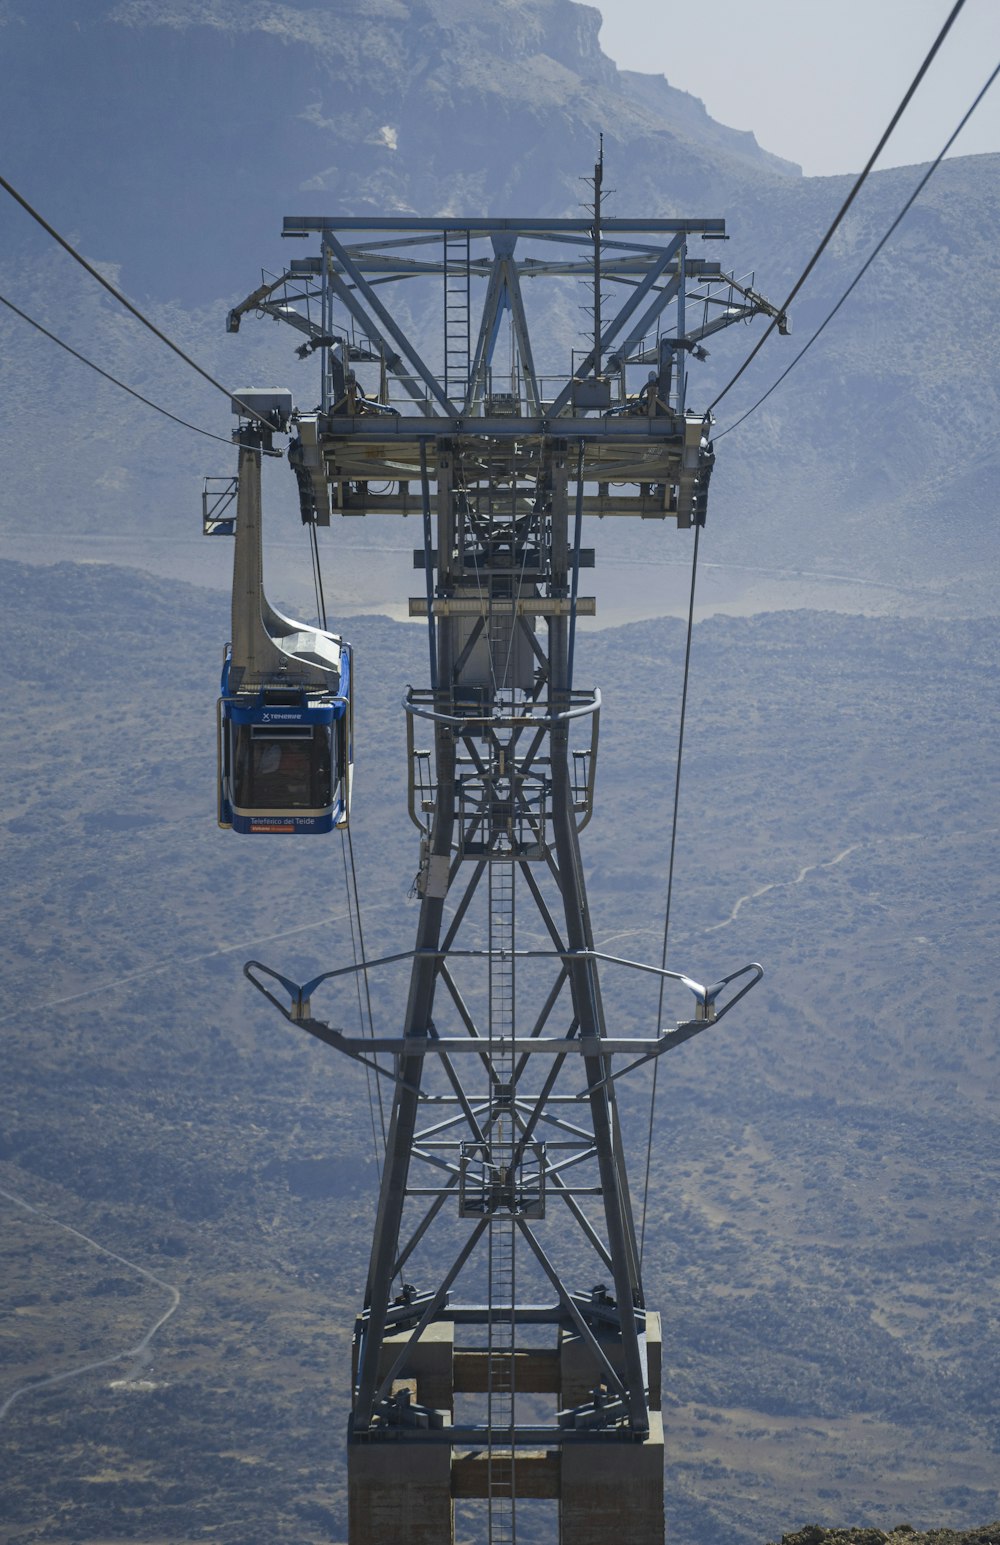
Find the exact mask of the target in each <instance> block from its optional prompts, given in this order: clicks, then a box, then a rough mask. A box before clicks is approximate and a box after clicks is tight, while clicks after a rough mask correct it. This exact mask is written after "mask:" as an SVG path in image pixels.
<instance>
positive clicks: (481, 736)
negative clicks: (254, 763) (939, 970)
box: [230, 184, 773, 1545]
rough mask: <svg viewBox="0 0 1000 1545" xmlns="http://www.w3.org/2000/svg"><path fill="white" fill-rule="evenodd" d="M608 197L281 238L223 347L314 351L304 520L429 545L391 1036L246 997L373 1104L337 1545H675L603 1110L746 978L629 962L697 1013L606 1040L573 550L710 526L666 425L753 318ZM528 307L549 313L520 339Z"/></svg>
mask: <svg viewBox="0 0 1000 1545" xmlns="http://www.w3.org/2000/svg"><path fill="white" fill-rule="evenodd" d="M596 192H597V194H598V197H597V207H596V209H595V213H594V219H593V220H590V219H584V220H569V221H561V222H560V221H542V220H526V221H512V220H507V221H491V220H464V219H452V220H437V221H432V220H419V219H409V218H398V219H383V220H374V221H369V220H363V219H347V218H330V219H324V218H312V217H310V218H303V219H297V218H291V219H288V220H286V222H285V227H284V234H285V235H286V236H290V237H312V238H315V239H317V240H318V243H319V254H318V256H314V257H313V256H311V257H307V258H305V259H304V260H300V261H296V262H293V263H291V264H290V266H289V269H288V271H287V272H286V273H285V274H284V275H283V276H282V278H281V279H280V280H279V281H277V282H276V283H274V284H271V285H269V286H267V287H264V288H262V289H261V290H258V291H255V292H254V294H253V295H252V296H250V297H249V298H248V300H247V302H245V303H244V305H243V306H241V307H238V308H236V310H235V311H234V312H232V313H231V315H230V328H231V330H235V329H236V328H237V327H238V326H239V320H240V316H241V314H242V313H243V312H244V311H246V310H249V309H251V308H259V309H261V310H264V311H270V312H271V314H273V315H275V316H279V317H281V318H282V319H283V320H285V321H288V322H291V323H292V325H293V326H295V327H296V328H298V330H299V331H300V332H302V333H303V334H305V336H306V343H305V344H304V345H303V346H302V348H300V351H299V352H300V353H308V352H311V351H312V350H314V349H315V350H317V351H318V352H319V353H320V356H321V361H322V380H323V393H322V402H321V406H320V408H319V409H318V410H317V411H316V412H312V413H302V412H300V413H298V414H297V415H294V416H293V420H292V428H293V432H294V439H293V441H292V445H291V450H290V453H289V455H290V460H291V462H292V465H293V468H294V470H295V473H296V476H297V479H298V485H299V493H300V500H301V505H302V512H303V518H304V519H305V520H308V521H310V522H315V523H317V524H319V525H326V524H329V522H330V519H331V515H332V514H334V513H339V514H357V515H366V514H375V513H378V512H388V513H403V514H411V513H412V514H414V515H418V516H419V517H420V520H421V523H422V526H421V529H422V532H423V543H422V546H421V548H420V549H419V550H418V552H417V553H415V555H414V557H415V566H416V567H417V568H418V569H419V570H421V571H422V574H423V580H424V587H423V588H424V593H423V595H422V596H420V597H419V598H417V599H415V600H412V601H411V615H414V616H423V617H425V618H426V623H427V629H428V638H429V675H430V679H429V682H428V684H427V685H426V686H424V687H421V688H419V689H414V688H411V689H410V690H409V692H408V693H407V697H406V703H405V708H406V715H407V722H408V730H409V736H408V756H409V789H410V797H409V812H410V816H411V819H412V820H413V822H414V823H415V825H416V826H417V827H418V828H419V832H420V868H419V875H418V880H417V891H418V893H419V917H418V921H417V929H416V939H415V941H414V944H413V948H412V949H411V950H408V951H406V952H405V953H404V954H402V955H396V956H392V957H389V958H388V959H387V960H385V961H374V962H372V961H369V962H366V968H367V969H368V970H369V971H371V972H377V971H381V970H385V971H386V972H387V973H391V972H392V971H393V970H397V971H398V970H399V969H404V970H406V971H407V972H408V986H407V988H406V992H405V1004H403V1003H401V1004H400V1008H399V1018H398V1020H397V1021H395V1022H394V1023H390V1025H389V1027H388V1031H387V1033H379V1034H378V1035H377V1036H376V1037H375V1038H374V1039H371V1038H368V1037H365V1036H361V1035H353V1034H348V1033H346V1032H345V1031H343V1030H341V1029H339V1028H337V1027H336V1026H335V1025H334V1024H332V1023H330V1022H329V1020H328V1019H327V1018H326V1017H322V1010H321V1008H320V1002H319V1000H320V995H321V994H322V993H323V992H324V991H325V992H327V993H330V992H335V991H336V988H337V987H338V985H343V979H349V978H350V976H351V973H352V972H353V971H354V970H355V969H356V968H355V967H352V966H342V967H336V968H334V969H333V970H330V971H326V972H323V973H322V974H321V975H319V976H317V977H315V978H314V979H313V980H312V981H310V982H307V983H301V984H300V983H296V982H293V981H291V980H290V979H289V978H287V977H286V976H284V975H282V974H281V973H279V972H277V971H275V970H273V969H272V968H270V967H265V966H263V965H261V964H260V963H259V962H251V963H250V964H249V965H248V966H247V974H248V975H249V976H250V978H251V980H253V981H254V982H255V984H256V985H257V986H259V987H260V988H261V990H262V991H264V992H265V993H266V995H267V996H268V997H269V998H270V999H271V1001H272V1002H274V1003H275V1004H276V1006H277V1007H278V1008H280V1009H281V1011H282V1013H284V1014H285V1015H286V1017H287V1018H288V1019H290V1020H292V1021H293V1022H295V1023H297V1024H299V1025H301V1026H302V1027H303V1028H304V1029H306V1030H307V1031H309V1032H310V1033H311V1034H312V1035H314V1036H315V1037H317V1038H318V1039H319V1040H321V1041H323V1042H324V1043H326V1044H327V1045H328V1046H331V1047H335V1048H336V1049H338V1050H340V1051H342V1052H344V1053H346V1054H347V1055H348V1056H350V1057H352V1058H354V1059H356V1060H359V1061H362V1062H366V1063H367V1064H368V1065H369V1066H370V1067H374V1066H375V1065H376V1064H377V1065H378V1067H379V1073H378V1076H379V1077H381V1078H383V1079H384V1080H385V1081H386V1082H387V1083H388V1084H389V1085H391V1091H392V1105H391V1119H390V1123H389V1130H388V1137H387V1144H386V1153H385V1162H384V1169H383V1176H382V1183H381V1190H380V1194H379V1201H378V1212H377V1217H376V1220H375V1227H374V1235H373V1243H372V1251H371V1259H370V1265H369V1271H368V1281H367V1287H366V1291H365V1301H364V1307H363V1310H362V1312H361V1315H360V1317H359V1319H358V1322H357V1328H356V1335H355V1347H354V1390H353V1401H352V1414H351V1423H350V1434H349V1445H348V1460H349V1489H350V1539H351V1545H363V1542H367V1541H377V1542H379V1545H393V1542H395V1541H397V1540H399V1541H402V1540H403V1539H406V1540H407V1541H415V1540H416V1541H421V1540H425V1539H426V1540H428V1541H430V1540H434V1541H435V1542H436V1545H440V1542H442V1541H448V1540H451V1539H453V1529H454V1524H453V1498H455V1497H479V1498H481V1499H485V1502H486V1511H487V1516H488V1535H489V1539H490V1541H491V1542H496V1545H500V1542H501V1541H503V1542H506V1541H511V1540H513V1539H514V1538H515V1534H516V1505H517V1501H518V1499H521V1498H525V1497H556V1498H558V1500H559V1506H560V1539H569V1538H570V1537H571V1536H572V1537H573V1538H574V1539H575V1540H582V1541H590V1540H593V1541H597V1540H604V1539H607V1538H609V1537H611V1535H612V1534H614V1535H615V1537H621V1538H627V1539H628V1540H629V1541H630V1542H631V1545H654V1542H655V1545H661V1541H662V1534H663V1479H662V1471H663V1434H662V1423H661V1420H660V1417H659V1325H658V1317H657V1316H656V1315H655V1314H653V1313H652V1312H651V1311H650V1310H649V1309H648V1308H647V1305H646V1302H645V1297H644V1294H643V1287H642V1280H641V1272H640V1264H639V1251H638V1248H637V1241H636V1227H635V1221H634V1217H633V1210H632V1203H631V1199H630V1194H629V1187H628V1181H627V1176H626V1171H625V1161H624V1155H623V1143H622V1133H621V1128H620V1123H619V1117H618V1102H617V1088H618V1078H619V1076H620V1075H621V1074H622V1073H623V1072H627V1071H628V1070H629V1069H630V1068H631V1067H635V1066H638V1065H640V1064H643V1063H647V1062H649V1061H651V1060H652V1059H653V1058H655V1057H658V1056H660V1055H661V1054H662V1053H663V1052H664V1051H666V1050H668V1049H669V1048H670V1047H673V1046H676V1045H678V1044H680V1043H681V1042H683V1041H684V1040H687V1039H689V1038H690V1037H691V1036H693V1035H696V1034H698V1033H699V1032H700V1031H701V1030H703V1029H704V1028H705V1027H706V1025H708V1024H709V1023H711V1022H713V1021H714V1020H716V1019H717V1018H718V1017H720V1016H721V1014H723V1013H725V1012H726V1011H727V1010H728V1009H729V1008H731V1007H732V1005H733V1003H735V1001H737V999H738V998H739V997H741V996H742V995H743V993H744V992H746V991H747V990H748V989H749V987H750V986H752V985H753V984H754V982H756V981H757V980H758V979H759V976H760V974H761V973H760V968H759V967H757V966H745V967H742V968H741V969H740V970H739V971H736V972H733V973H731V974H730V975H729V976H728V977H726V978H724V980H723V981H722V982H719V983H716V984H715V985H714V986H713V987H711V988H708V989H706V988H702V987H700V986H699V985H698V984H697V983H693V982H691V981H690V980H689V979H688V978H686V977H683V976H682V975H681V974H680V973H677V972H671V971H664V970H662V969H661V968H660V967H654V966H643V965H639V964H637V963H634V962H629V961H620V960H619V961H616V962H615V964H616V965H617V966H624V967H628V968H630V969H633V970H639V971H644V972H647V973H651V974H652V975H653V977H654V978H656V977H659V978H660V979H662V978H664V977H666V978H669V979H670V980H671V981H674V982H681V983H683V984H686V986H687V988H689V989H691V990H693V992H694V994H695V1001H694V1007H693V1012H692V1013H691V1015H690V1017H689V1018H682V1019H680V1020H678V1021H677V1022H676V1023H672V1024H671V1025H670V1027H669V1028H663V1027H662V1026H657V1027H653V1028H652V1029H651V1031H650V1033H649V1034H647V1035H627V1036H621V1035H616V1034H615V1033H614V1030H613V1029H612V1028H610V1027H609V1025H608V1024H607V1022H606V1018H605V1011H604V1007H603V1002H602V996H601V980H600V973H601V968H602V966H603V965H605V964H606V963H607V962H608V961H609V960H611V958H612V957H609V956H607V955H604V954H602V953H601V952H600V951H598V950H597V949H595V944H594V933H593V929H592V926H591V918H590V911H589V905H588V898H587V891H586V886H585V882H584V872H583V866H582V862H581V856H580V833H581V831H582V829H583V828H584V827H585V826H586V824H587V822H588V821H589V819H590V816H591V812H592V809H593V803H594V779H595V767H596V756H597V746H598V722H599V715H600V696H599V693H598V692H597V691H594V690H590V689H582V688H580V687H579V686H578V685H577V683H576V682H575V680H574V656H575V640H576V624H577V618H578V617H579V616H582V615H590V614H592V612H593V609H594V602H593V600H592V599H591V598H588V597H585V596H581V595H580V593H579V581H580V574H581V570H583V569H585V568H587V567H588V566H589V565H592V563H593V553H592V552H591V551H588V550H587V549H585V548H584V547H583V546H582V543H581V537H582V530H583V517H584V516H585V515H591V514H600V515H607V516H613V517H625V516H633V517H634V516H636V515H638V516H641V517H644V518H646V519H653V520H655V521H658V522H660V523H661V525H660V526H658V527H656V528H655V529H656V530H657V532H659V531H660V530H661V529H662V525H663V524H673V525H675V526H676V527H679V528H682V529H683V528H690V527H692V526H693V525H698V524H701V523H702V522H703V521H704V514H705V503H706V497H707V489H708V478H709V474H710V471H711V466H712V460H713V455H712V448H711V444H710V442H709V440H708V438H707V432H706V425H705V423H704V422H703V420H702V418H701V417H699V416H695V415H691V414H688V413H687V412H686V411H685V388H686V362H687V358H688V355H689V354H690V353H691V352H692V351H697V350H698V349H699V346H700V340H701V339H702V338H704V337H705V336H706V335H708V334H709V333H712V332H714V331H716V330H718V329H719V328H721V327H724V326H727V325H728V324H729V323H730V322H733V321H736V320H742V319H745V318H748V317H751V316H754V315H756V314H759V313H760V312H762V311H764V312H771V314H773V309H772V308H770V307H769V306H768V304H767V302H765V301H763V299H762V298H761V297H760V296H759V295H757V294H756V293H754V292H752V291H748V290H747V289H746V288H745V287H742V288H741V287H740V286H739V285H737V284H735V282H734V281H733V280H731V279H730V278H728V277H727V276H724V275H723V274H722V273H721V272H720V269H719V265H718V264H716V263H714V262H711V261H708V260H707V259H704V258H701V257H693V256H691V255H689V252H688V246H689V243H690V242H691V241H692V239H695V238H698V239H708V238H711V237H721V236H723V235H724V224H723V222H722V221H721V220H718V219H676V220H647V221H640V220H609V221H605V222H602V220H601V217H600V207H599V184H598V185H597V186H596ZM581 281H583V282H584V283H585V284H586V285H587V291H586V293H587V295H588V296H589V297H590V304H591V307H592V310H593V315H594V341H593V344H592V345H591V346H590V347H589V349H584V350H581V351H580V354H579V356H578V357H576V358H574V357H573V356H572V355H570V357H569V359H568V360H567V359H566V358H565V357H564V356H565V349H563V350H562V351H561V357H562V364H561V374H559V375H558V376H553V375H542V374H540V373H539V371H538V368H537V366H536V362H535V357H536V345H537V350H538V352H539V353H540V352H541V350H542V349H543V348H548V349H549V351H550V352H551V345H552V341H553V337H552V335H553V332H558V331H559V327H560V317H561V316H563V315H566V314H568V308H569V306H570V305H572V306H576V305H578V304H579V298H580V296H579V286H580V283H581ZM529 282H530V286H531V287H532V290H533V291H542V290H543V289H544V288H545V287H546V286H549V288H550V289H551V290H552V292H553V294H554V295H555V300H554V301H553V302H552V303H551V304H550V303H549V302H543V299H542V296H541V295H539V302H540V305H539V308H538V309H536V311H534V312H531V311H530V310H529V308H528V307H527V305H526V292H527V291H528V288H529ZM404 284H406V285H409V286H410V290H411V292H412V294H411V296H410V297H409V310H408V312H407V313H405V314H420V315H425V314H427V311H428V309H429V307H430V306H431V304H432V303H435V304H436V305H437V306H438V307H439V315H440V316H441V317H442V318H443V328H442V332H443V347H442V346H441V345H440V344H439V345H437V347H436V357H437V359H438V365H437V368H432V365H431V364H429V363H428V357H429V352H428V351H429V348H430V345H429V344H425V342H424V341H422V339H423V335H421V339H420V340H416V339H415V338H414V337H413V336H411V333H412V329H410V330H409V331H408V330H407V329H406V328H405V327H404V326H403V325H402V323H401V322H400V321H399V320H398V315H399V311H398V310H397V309H396V303H395V297H396V296H398V294H399V293H400V288H401V286H403V285H404ZM605 291H608V292H611V293H613V294H614V295H615V296H617V297H619V298H620V304H618V306H617V308H614V307H608V306H607V304H606V297H604V292H605ZM692 294H694V295H695V296H696V297H697V308H696V310H695V307H694V306H693V303H692V300H691V296H692ZM567 297H569V299H567ZM602 298H604V302H605V303H604V307H603V309H602ZM532 299H533V300H534V294H533V295H532ZM560 308H561V309H560ZM692 312H694V323H695V325H689V322H690V318H691V315H692ZM529 319H530V321H531V325H529ZM504 323H506V324H507V326H506V327H504ZM427 336H428V338H429V337H430V336H431V335H430V333H428V335H427ZM439 336H440V334H439ZM504 349H506V358H505V359H504V361H503V364H502V365H501V364H500V362H499V358H500V355H501V354H503V353H504ZM366 371H367V372H369V374H370V375H371V376H372V378H373V380H372V383H371V384H370V385H369V387H368V390H367V391H365V390H363V388H362V386H361V385H360V383H359V379H358V377H359V373H360V374H361V375H364V373H365V372H366ZM376 375H377V381H378V384H377V387H376V385H375V383H374V378H375V376H376ZM637 377H638V379H636V378H637ZM623 1059H624V1064H623ZM418 1263H420V1264H419V1267H418Z"/></svg>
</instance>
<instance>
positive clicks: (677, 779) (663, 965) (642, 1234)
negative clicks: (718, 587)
mask: <svg viewBox="0 0 1000 1545" xmlns="http://www.w3.org/2000/svg"><path fill="white" fill-rule="evenodd" d="M700 535H701V527H700V526H695V528H694V551H693V552H692V554H691V595H690V599H689V601H688V620H687V637H686V640H685V644H684V682H683V685H682V687H681V713H680V722H679V724H678V726H677V761H676V764H675V767H674V812H673V818H672V820H671V823H670V859H669V863H668V865H667V903H666V907H665V909H664V914H663V948H662V950H661V953H660V969H661V971H665V970H666V969H667V943H668V940H669V938H670V905H671V902H672V900H673V895H674V859H675V857H676V854H677V813H678V810H679V809H680V802H681V760H682V758H683V755H684V724H685V721H686V719H687V700H688V682H689V681H690V679H691V635H692V632H693V631H694V595H695V585H696V583H697V579H698V538H699V537H700ZM664 982H665V978H664V977H663V976H661V977H660V996H659V1002H658V1004H657V1010H656V1033H657V1035H660V1034H661V1033H662V1030H663V988H664ZM659 1066H660V1059H659V1057H657V1058H656V1059H655V1060H654V1062H653V1088H652V1091H651V1093H650V1097H649V1132H648V1134H647V1137H646V1175H645V1180H644V1182H643V1187H642V1224H641V1227H640V1231H639V1270H640V1271H641V1270H642V1255H643V1250H644V1249H645V1245H646V1204H647V1202H648V1200H649V1171H650V1164H651V1162H652V1156H653V1118H654V1116H655V1114H656V1075H657V1070H658V1069H659Z"/></svg>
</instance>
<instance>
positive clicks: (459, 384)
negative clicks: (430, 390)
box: [443, 230, 472, 404]
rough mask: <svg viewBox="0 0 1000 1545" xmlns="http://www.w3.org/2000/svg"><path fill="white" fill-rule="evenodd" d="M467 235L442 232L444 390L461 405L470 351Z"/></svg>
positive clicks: (446, 394) (467, 378)
mask: <svg viewBox="0 0 1000 1545" xmlns="http://www.w3.org/2000/svg"><path fill="white" fill-rule="evenodd" d="M470 265H471V238H470V236H469V232H468V231H450V230H446V231H445V232H444V265H443V270H444V392H445V396H446V397H450V398H452V400H453V401H456V402H457V403H459V404H461V403H462V402H464V400H465V394H466V390H467V389H468V385H469V366H470V358H471V352H472V320H471V300H470V294H469V291H470V278H471V276H470Z"/></svg>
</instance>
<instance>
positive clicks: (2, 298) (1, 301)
mask: <svg viewBox="0 0 1000 1545" xmlns="http://www.w3.org/2000/svg"><path fill="white" fill-rule="evenodd" d="M0 305H4V306H6V307H7V308H8V310H9V311H13V313H14V315H15V316H19V317H20V318H21V321H22V322H27V323H28V325H29V327H33V328H35V329H36V331H37V332H40V333H42V334H43V336H44V337H46V338H49V339H51V341H52V342H53V343H57V344H58V345H59V347H60V348H61V349H65V350H66V353H67V354H72V356H73V358H74V359H78V360H79V361H80V363H81V365H89V366H90V369H91V370H96V371H97V374H98V375H99V376H103V377H104V379H105V381H110V382H111V384H112V385H113V386H118V387H120V388H121V390H122V391H123V392H128V394H129V396H130V397H135V398H136V399H137V400H138V401H139V402H144V403H145V404H146V407H147V408H155V410H156V412H157V413H162V414H163V416H164V418H170V419H173V421H174V423H175V424H180V425H182V427H183V428H184V429H193V430H194V432H195V434H196V435H204V436H205V437H206V439H208V440H221V441H222V443H223V445H231V444H232V441H231V440H230V439H228V438H227V437H226V436H225V435H217V434H213V433H212V431H211V430H210V429H202V428H201V427H200V425H198V424H189V423H188V421H187V419H186V418H178V417H177V414H176V413H171V412H169V411H168V409H166V408H161V407H160V404H159V403H158V402H153V401H152V400H151V399H150V398H149V397H144V396H143V395H142V393H141V392H137V391H136V390H135V388H134V387H132V386H127V385H126V384H125V382H124V381H119V379H118V377H117V376H113V375H111V374H110V372H109V371H107V370H102V369H101V367H100V365H95V364H94V361H93V360H92V359H88V358H87V356H86V355H85V354H81V353H80V352H79V351H78V350H77V349H74V348H71V347H70V345H69V344H68V343H65V342H64V341H63V339H62V338H57V337H56V335H55V333H50V332H49V330H48V328H47V327H43V326H42V324H41V322H36V321H35V319H34V317H30V316H29V315H28V313H27V312H26V311H22V310H21V308H20V306H15V305H14V302H13V301H12V300H8V299H7V297H6V295H0Z"/></svg>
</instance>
